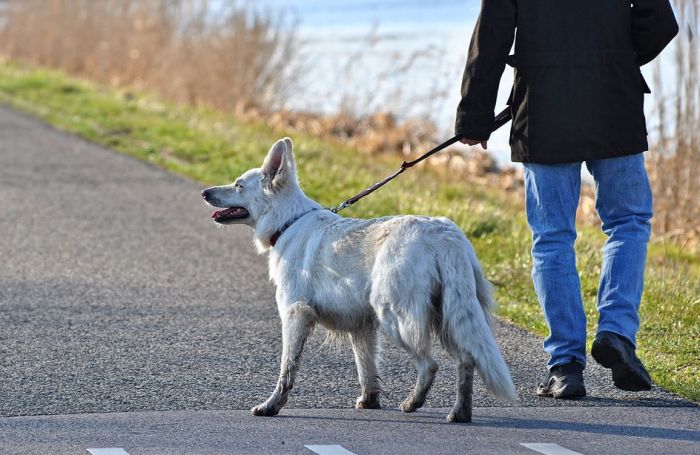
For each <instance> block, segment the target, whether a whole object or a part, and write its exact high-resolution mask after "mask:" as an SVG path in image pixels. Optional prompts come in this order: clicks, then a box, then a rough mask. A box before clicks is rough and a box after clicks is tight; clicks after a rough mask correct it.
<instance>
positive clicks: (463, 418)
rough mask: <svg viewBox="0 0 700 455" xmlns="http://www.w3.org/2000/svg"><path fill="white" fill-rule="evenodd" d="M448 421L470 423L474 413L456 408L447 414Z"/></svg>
mask: <svg viewBox="0 0 700 455" xmlns="http://www.w3.org/2000/svg"><path fill="white" fill-rule="evenodd" d="M447 421H448V422H455V423H469V422H471V421H472V413H471V412H455V411H454V410H452V412H450V414H449V415H448V416H447Z"/></svg>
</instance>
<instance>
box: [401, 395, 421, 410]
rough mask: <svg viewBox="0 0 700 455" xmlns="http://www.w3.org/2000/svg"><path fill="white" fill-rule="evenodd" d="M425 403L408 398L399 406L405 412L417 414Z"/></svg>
mask: <svg viewBox="0 0 700 455" xmlns="http://www.w3.org/2000/svg"><path fill="white" fill-rule="evenodd" d="M422 405H423V403H420V404H419V403H416V402H415V401H414V400H413V398H410V397H409V398H406V399H405V400H403V403H401V404H400V405H399V409H400V410H401V411H403V412H416V409H418V408H420V407H421V406H422Z"/></svg>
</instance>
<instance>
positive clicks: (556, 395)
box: [537, 389, 586, 400]
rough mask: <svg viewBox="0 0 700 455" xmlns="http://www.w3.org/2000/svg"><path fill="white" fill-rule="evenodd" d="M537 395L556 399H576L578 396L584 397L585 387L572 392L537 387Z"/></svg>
mask: <svg viewBox="0 0 700 455" xmlns="http://www.w3.org/2000/svg"><path fill="white" fill-rule="evenodd" d="M537 396H538V397H545V398H556V399H557V400H578V399H579V398H584V397H585V396H586V389H583V390H576V391H574V392H567V393H566V394H563V393H554V392H552V391H550V390H546V391H545V390H542V389H537Z"/></svg>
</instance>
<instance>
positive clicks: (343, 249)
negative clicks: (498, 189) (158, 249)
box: [202, 138, 516, 422]
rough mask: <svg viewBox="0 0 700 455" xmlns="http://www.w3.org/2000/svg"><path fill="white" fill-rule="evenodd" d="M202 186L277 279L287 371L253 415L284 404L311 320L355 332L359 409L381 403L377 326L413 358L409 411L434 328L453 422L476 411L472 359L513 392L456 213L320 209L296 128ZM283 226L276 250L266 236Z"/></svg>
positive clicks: (498, 387) (488, 379) (420, 393)
mask: <svg viewBox="0 0 700 455" xmlns="http://www.w3.org/2000/svg"><path fill="white" fill-rule="evenodd" d="M202 195H203V197H204V198H205V200H206V201H207V202H208V203H209V204H211V205H213V206H215V207H221V208H226V209H227V210H223V211H221V212H216V213H215V214H214V219H215V221H217V222H219V223H221V224H233V223H244V224H247V225H249V226H250V227H252V228H253V230H254V238H255V243H256V245H257V248H258V250H259V251H260V252H267V253H268V255H269V270H270V278H271V280H272V281H273V282H274V283H275V285H276V286H277V293H276V298H277V307H278V310H279V314H280V317H281V319H282V337H283V351H282V365H281V372H280V376H279V381H278V383H277V386H276V388H275V390H274V391H273V393H272V395H271V396H270V398H268V399H267V401H265V402H264V403H262V404H260V405H258V406H255V407H254V408H253V409H252V413H253V414H254V415H264V416H272V415H275V414H277V413H278V412H279V411H280V409H281V408H282V407H283V406H284V404H285V403H286V401H287V395H288V392H289V390H290V389H291V388H292V386H293V384H294V378H295V375H296V372H297V368H298V366H299V359H300V356H301V352H302V348H303V346H304V342H305V341H306V339H307V337H308V336H309V334H310V333H311V331H312V329H313V327H314V326H315V325H316V324H321V325H322V326H324V327H326V328H327V329H330V330H332V331H341V332H346V333H348V334H349V337H350V340H351V342H352V347H353V350H354V353H355V361H356V363H357V372H358V375H359V380H360V385H361V388H362V394H361V395H360V397H359V398H358V399H357V402H356V407H357V408H379V392H380V387H379V384H378V374H377V349H378V346H377V328H378V327H381V328H382V329H383V330H384V333H385V334H386V335H387V336H388V337H389V338H390V339H392V340H394V341H395V342H396V343H397V344H398V345H399V346H401V347H403V348H404V349H405V350H406V351H407V352H408V353H409V354H410V355H411V357H412V358H413V359H414V361H415V362H416V366H417V370H418V379H417V382H416V385H415V388H414V389H413V391H412V392H411V393H410V394H409V395H408V397H407V398H406V399H405V400H404V401H403V403H402V404H401V410H402V411H405V412H413V411H415V410H416V409H418V408H420V407H421V406H422V405H423V403H424V402H425V398H426V395H427V393H428V390H429V389H430V387H431V385H432V382H433V378H434V376H435V372H436V371H437V369H438V365H437V363H436V362H435V360H433V358H432V356H431V352H430V351H431V334H433V333H434V334H436V335H437V336H438V337H439V339H440V341H441V342H442V345H443V346H444V347H445V348H446V350H447V351H448V352H449V354H450V355H451V356H452V357H453V358H454V359H455V361H456V362H457V398H456V401H455V404H454V408H453V409H452V412H451V413H450V414H449V416H448V420H450V421H460V422H468V421H470V420H471V407H472V379H473V372H474V367H476V369H477V370H478V371H479V373H480V374H481V377H482V378H483V381H484V383H485V384H486V387H487V388H488V389H489V390H490V391H491V392H493V393H494V394H495V395H496V396H499V397H501V398H504V399H507V400H511V401H515V400H516V393H515V388H514V386H513V382H512V381H511V378H510V375H509V373H508V368H507V367H506V364H505V362H504V361H503V358H502V357H501V353H500V352H499V349H498V346H497V345H496V340H495V338H494V335H493V332H492V329H491V325H490V319H491V310H492V307H493V297H492V287H491V284H490V283H489V282H488V281H487V280H486V278H485V277H484V275H483V273H482V271H481V267H480V265H479V262H478V260H477V258H476V254H475V253H474V249H473V248H472V246H471V244H470V243H469V241H468V240H467V238H466V237H465V236H464V233H463V232H462V231H461V230H460V229H459V228H458V227H457V226H456V225H455V224H454V223H452V222H451V221H450V220H448V219H446V218H428V217H421V216H394V217H386V218H378V219H371V220H362V219H348V218H342V217H340V216H339V215H337V214H335V213H332V212H331V211H329V210H322V207H321V206H320V205H319V204H318V203H316V202H314V201H313V200H311V199H309V198H308V197H307V196H306V195H305V194H304V193H303V192H302V190H301V189H300V187H299V185H298V182H297V177H296V164H295V160H294V154H293V152H292V141H291V140H290V139H289V138H285V139H281V140H279V141H277V143H275V144H274V145H273V146H272V148H271V149H270V151H269V152H268V155H267V157H266V158H265V161H264V163H263V165H262V167H261V168H259V169H251V170H249V171H247V172H245V173H244V174H243V175H241V176H240V177H239V178H238V179H236V181H235V182H234V183H233V184H231V185H227V186H217V187H212V188H208V189H206V190H204V191H203V193H202ZM289 223H291V225H290V224H289ZM286 225H289V227H288V228H287V229H286V230H284V232H283V233H282V235H281V236H280V237H279V239H278V241H277V243H276V244H275V246H274V248H273V247H272V245H271V238H272V237H273V235H274V234H275V233H276V232H278V231H280V230H282V229H283V228H284V227H285V226H286Z"/></svg>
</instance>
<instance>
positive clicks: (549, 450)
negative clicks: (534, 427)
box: [520, 442, 583, 455]
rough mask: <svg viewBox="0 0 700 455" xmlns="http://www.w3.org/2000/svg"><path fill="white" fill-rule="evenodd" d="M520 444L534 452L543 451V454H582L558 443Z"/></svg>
mask: <svg viewBox="0 0 700 455" xmlns="http://www.w3.org/2000/svg"><path fill="white" fill-rule="evenodd" d="M520 445H521V446H525V447H527V448H528V449H530V450H534V451H535V452H539V453H543V454H544V455H583V454H582V453H581V452H574V451H573V450H569V449H567V448H565V447H562V446H560V445H559V444H551V443H544V442H521V443H520Z"/></svg>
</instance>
